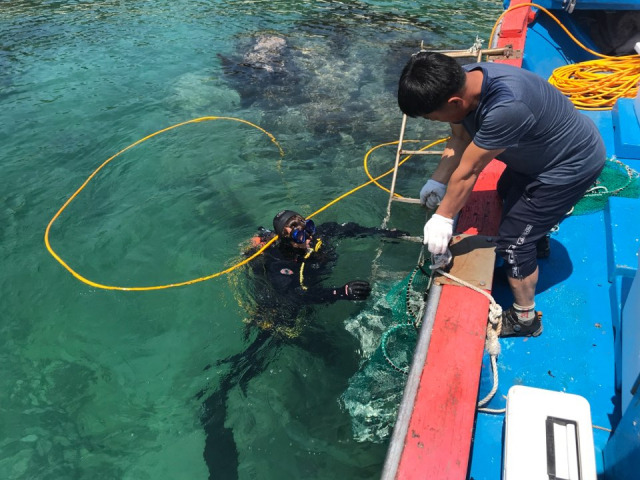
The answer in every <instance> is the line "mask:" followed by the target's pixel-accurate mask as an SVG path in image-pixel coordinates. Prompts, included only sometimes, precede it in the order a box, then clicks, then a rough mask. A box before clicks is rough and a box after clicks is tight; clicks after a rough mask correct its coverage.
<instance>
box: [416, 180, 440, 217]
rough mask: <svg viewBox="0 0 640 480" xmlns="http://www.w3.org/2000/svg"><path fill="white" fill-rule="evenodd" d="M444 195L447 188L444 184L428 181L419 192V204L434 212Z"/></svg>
mask: <svg viewBox="0 0 640 480" xmlns="http://www.w3.org/2000/svg"><path fill="white" fill-rule="evenodd" d="M445 193H447V186H446V185H445V184H444V183H440V182H436V181H435V180H432V179H429V180H427V183H425V184H424V186H423V187H422V190H420V203H421V204H422V206H423V207H427V208H428V209H430V210H434V209H435V208H436V207H437V206H438V205H439V204H440V202H441V201H442V197H444V194H445Z"/></svg>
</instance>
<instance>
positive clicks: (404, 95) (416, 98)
mask: <svg viewBox="0 0 640 480" xmlns="http://www.w3.org/2000/svg"><path fill="white" fill-rule="evenodd" d="M465 80H466V73H465V71H464V69H463V68H462V67H461V66H460V65H459V64H458V62H456V60H455V59H454V58H451V57H449V56H447V55H443V54H441V53H436V52H419V53H416V54H415V55H412V56H411V59H410V60H409V62H408V63H407V64H406V65H405V67H404V69H403V70H402V74H401V75H400V83H399V86H398V105H399V106H400V110H402V113H404V114H406V115H408V116H410V117H422V116H424V115H427V114H428V113H431V112H433V111H434V110H438V109H439V108H440V107H442V106H443V105H444V104H445V103H446V102H447V100H449V98H451V96H453V95H454V94H455V93H457V92H459V91H460V90H461V89H462V87H464V84H465Z"/></svg>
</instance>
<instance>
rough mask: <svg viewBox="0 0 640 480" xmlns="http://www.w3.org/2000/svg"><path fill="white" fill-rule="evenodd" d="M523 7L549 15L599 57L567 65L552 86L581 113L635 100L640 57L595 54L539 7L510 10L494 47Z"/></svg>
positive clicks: (556, 74)
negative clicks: (508, 21)
mask: <svg viewBox="0 0 640 480" xmlns="http://www.w3.org/2000/svg"><path fill="white" fill-rule="evenodd" d="M523 7H534V8H537V9H539V10H541V11H543V12H544V13H546V14H547V15H548V16H549V17H550V18H551V19H552V20H554V21H555V22H556V23H557V24H558V25H559V26H560V28H562V30H564V32H565V33H566V34H567V35H568V36H569V38H571V40H573V41H574V42H575V43H576V44H577V45H578V46H579V47H580V48H582V49H583V50H585V51H587V52H589V53H590V54H592V55H594V56H596V57H599V60H589V61H586V62H581V63H576V64H571V65H565V66H563V67H559V68H556V69H555V70H554V71H553V72H552V73H551V77H550V78H549V83H551V84H552V85H554V86H556V87H557V88H558V89H559V90H560V91H561V92H562V93H563V94H565V95H566V96H567V97H569V99H570V100H571V102H572V103H573V104H574V105H575V106H576V108H578V109H581V110H611V108H613V105H614V104H615V102H616V100H617V99H618V98H621V97H627V98H633V97H635V96H636V95H637V93H638V82H640V56H639V55H628V56H623V57H615V56H610V55H603V54H601V53H598V52H595V51H594V50H591V49H590V48H588V47H586V46H585V45H583V44H582V43H581V42H580V41H579V40H578V39H577V38H576V37H575V36H573V35H572V34H571V32H569V30H567V28H566V27H565V26H564V25H562V23H560V20H558V19H557V18H556V17H555V16H554V15H553V14H552V13H551V12H550V11H549V10H547V9H546V8H544V7H542V6H540V5H538V4H536V3H521V4H519V5H514V6H512V7H509V8H508V9H506V10H505V11H504V12H502V14H501V15H500V16H499V17H498V20H497V21H496V23H495V25H494V27H493V29H492V31H491V37H490V40H489V41H490V43H491V42H492V41H493V39H494V38H495V33H496V30H497V28H498V25H499V24H500V21H501V20H502V18H503V17H504V16H505V15H506V14H507V13H508V12H510V11H513V10H516V9H518V8H523Z"/></svg>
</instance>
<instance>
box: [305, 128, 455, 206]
mask: <svg viewBox="0 0 640 480" xmlns="http://www.w3.org/2000/svg"><path fill="white" fill-rule="evenodd" d="M448 139H449V137H446V138H441V139H439V140H436V141H435V142H431V143H430V144H429V145H427V146H425V147H422V148H421V150H426V149H428V148H430V147H433V146H434V145H437V144H438V143H442V142H446V141H447V140H448ZM409 141H412V140H404V142H409ZM416 141H419V140H416ZM398 143H399V142H398V140H396V141H394V142H388V143H382V144H380V145H376V146H375V147H373V148H371V149H370V150H369V151H368V152H367V153H366V155H365V157H364V158H365V165H366V161H367V159H368V158H369V155H370V154H371V153H372V152H373V151H374V150H377V149H378V148H380V147H387V146H389V145H397V144H398ZM411 157H412V155H408V156H407V157H405V158H404V159H403V160H402V161H401V162H399V163H398V166H400V165H402V164H403V163H404V162H406V161H407V160H409V158H411ZM365 169H366V167H365ZM390 173H393V168H391V169H389V170H387V171H386V172H384V173H383V174H381V175H378V176H377V177H375V178H373V177H372V176H371V175H370V174H369V172H368V169H367V176H368V177H369V178H370V179H371V180H369V181H368V182H365V183H363V184H362V185H358V186H357V187H355V188H352V189H351V190H349V191H348V192H347V193H345V194H343V195H340V196H339V197H337V198H335V199H333V200H331V201H330V202H329V203H327V204H326V205H325V206H324V207H322V208H320V209H318V210H316V211H315V212H313V213H312V214H311V215H309V216H307V217H306V218H311V217H313V216H315V215H317V214H319V213H320V212H323V211H325V210H326V209H327V208H329V207H330V206H332V205H334V204H336V203H338V202H339V201H340V200H342V199H343V198H345V197H348V196H349V195H351V194H352V193H355V192H357V191H358V190H360V189H361V188H364V187H366V186H368V185H371V184H372V183H374V184H376V185H377V186H378V187H380V188H381V189H382V190H385V191H386V192H389V190H387V189H386V188H385V187H383V186H382V185H380V184H379V183H378V180H380V179H381V178H384V177H386V176H387V175H389V174H390Z"/></svg>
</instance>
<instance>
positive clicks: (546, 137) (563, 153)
mask: <svg viewBox="0 0 640 480" xmlns="http://www.w3.org/2000/svg"><path fill="white" fill-rule="evenodd" d="M463 68H464V69H465V70H466V71H472V70H477V69H480V70H481V71H482V73H483V77H484V78H483V81H482V93H481V95H480V103H479V104H478V106H477V108H476V109H475V110H473V111H472V112H470V113H469V114H468V115H467V116H466V118H465V119H464V120H463V121H462V124H463V125H464V127H465V129H466V130H467V131H468V132H469V134H470V135H471V137H472V138H473V143H475V144H476V145H477V146H478V147H480V148H484V149H486V150H498V149H506V150H505V151H504V152H502V153H501V154H500V155H498V156H497V157H496V158H497V159H498V160H500V161H502V162H504V163H505V164H506V165H507V166H508V167H509V168H511V169H512V170H514V171H515V172H518V173H521V174H524V175H527V176H530V177H532V178H536V179H538V180H540V181H541V182H543V183H547V184H552V185H565V184H568V183H571V182H574V181H575V180H576V179H577V178H584V177H587V176H589V175H592V174H594V173H595V172H596V171H597V170H598V169H599V168H601V167H602V164H603V162H604V160H605V157H606V152H605V148H604V144H603V142H602V138H601V137H600V133H599V132H598V130H597V129H596V127H595V125H594V124H593V122H592V121H591V120H590V119H589V118H587V117H586V116H585V115H582V114H581V113H579V112H578V111H577V110H576V109H575V107H574V106H573V104H572V103H571V102H570V101H569V100H568V99H567V98H566V97H565V96H564V95H562V94H561V93H560V92H559V91H558V90H557V89H556V88H555V87H554V86H552V85H551V84H549V83H548V82H547V81H545V80H544V79H543V78H541V77H539V76H538V75H536V74H534V73H532V72H529V71H527V70H523V69H521V68H518V67H513V66H510V65H504V64H499V63H475V64H470V65H465V66H464V67H463Z"/></svg>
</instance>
